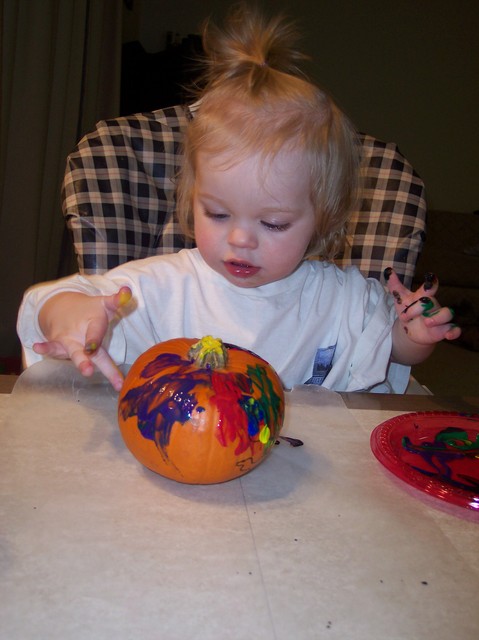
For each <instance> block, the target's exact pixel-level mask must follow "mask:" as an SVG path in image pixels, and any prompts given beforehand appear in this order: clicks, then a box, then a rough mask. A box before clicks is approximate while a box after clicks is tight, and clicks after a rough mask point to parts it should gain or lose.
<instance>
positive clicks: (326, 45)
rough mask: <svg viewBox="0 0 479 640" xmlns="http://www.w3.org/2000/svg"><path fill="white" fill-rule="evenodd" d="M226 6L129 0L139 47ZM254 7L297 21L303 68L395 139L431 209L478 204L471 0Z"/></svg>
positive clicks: (361, 124)
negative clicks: (307, 59)
mask: <svg viewBox="0 0 479 640" xmlns="http://www.w3.org/2000/svg"><path fill="white" fill-rule="evenodd" d="M230 4H232V3H226V2H224V1H223V2H222V1H220V0H201V2H198V0H175V1H174V2H170V1H166V0H141V2H139V0H135V19H136V20H137V21H138V23H137V24H138V26H137V29H138V36H139V37H138V39H139V40H140V41H141V43H142V44H143V46H144V47H145V49H146V50H147V51H149V52H155V51H160V50H162V49H163V48H164V46H165V42H166V32H167V31H173V32H174V33H176V32H178V33H179V34H180V35H181V36H184V35H187V34H188V33H198V32H199V25H200V23H201V22H202V20H203V19H204V18H205V17H207V16H208V15H210V14H213V16H214V17H216V18H221V16H223V15H224V13H225V10H226V9H227V8H228V6H229V5H230ZM260 5H261V6H263V7H265V8H266V9H270V10H271V9H272V10H274V11H275V12H277V11H279V10H282V9H284V10H285V11H286V12H287V13H288V15H290V16H292V17H294V18H296V19H298V21H299V25H300V27H301V29H302V31H303V33H304V35H305V38H304V46H303V48H304V49H305V51H306V52H307V53H308V54H309V55H311V56H312V58H313V62H312V64H311V65H310V67H309V68H308V72H309V73H310V75H312V76H313V77H314V78H315V79H316V80H317V81H318V82H320V83H321V84H322V85H323V86H325V87H326V88H327V89H328V90H329V91H330V92H331V93H332V94H333V96H334V97H335V98H336V100H337V101H338V102H339V104H340V105H341V106H342V107H343V109H344V110H345V111H346V112H347V113H348V114H349V115H350V117H351V118H352V119H353V121H354V122H355V124H356V126H357V127H358V128H359V129H360V130H362V131H366V132H368V133H370V134H372V135H374V136H376V137H378V138H382V139H386V140H388V141H394V142H397V143H398V144H399V147H400V149H401V151H402V152H403V154H404V155H405V156H406V157H407V158H408V159H409V160H410V162H411V163H412V164H413V165H414V166H415V168H416V170H417V171H418V172H419V174H420V175H421V177H422V178H423V180H424V182H425V184H426V188H427V193H428V202H429V205H430V208H431V209H444V210H451V211H473V210H475V209H478V208H479V176H478V162H477V149H478V148H479V126H478V117H477V113H478V111H477V110H478V104H479V37H478V33H479V2H477V0H455V1H454V2H452V1H451V0H395V1H391V0H294V1H288V0H285V1H284V2H281V1H280V2H274V1H272V0H270V1H268V0H263V2H260ZM132 15H133V14H132ZM129 35H130V36H131V31H130V32H129ZM159 106H161V105H159Z"/></svg>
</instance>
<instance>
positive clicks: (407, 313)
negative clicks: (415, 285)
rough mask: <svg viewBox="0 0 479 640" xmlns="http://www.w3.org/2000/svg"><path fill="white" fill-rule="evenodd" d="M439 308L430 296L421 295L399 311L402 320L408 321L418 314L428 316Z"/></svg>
mask: <svg viewBox="0 0 479 640" xmlns="http://www.w3.org/2000/svg"><path fill="white" fill-rule="evenodd" d="M439 308H440V307H438V306H436V304H435V301H434V300H433V299H432V298H429V297H428V296H421V297H420V298H416V299H415V300H413V301H412V302H410V303H409V304H407V305H405V306H404V308H403V309H402V311H401V313H400V318H401V320H402V321H409V320H412V319H413V318H417V317H419V316H424V317H427V318H429V317H431V316H433V315H435V314H436V313H437V312H438V311H439Z"/></svg>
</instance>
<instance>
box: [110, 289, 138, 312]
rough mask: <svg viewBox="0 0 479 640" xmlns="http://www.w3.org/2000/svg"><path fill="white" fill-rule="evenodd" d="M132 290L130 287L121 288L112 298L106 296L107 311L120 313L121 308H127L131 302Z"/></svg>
mask: <svg viewBox="0 0 479 640" xmlns="http://www.w3.org/2000/svg"><path fill="white" fill-rule="evenodd" d="M131 296H132V293H131V289H130V287H121V288H120V289H119V290H118V291H117V292H116V293H113V294H112V295H111V296H105V298H104V304H105V309H107V311H113V312H115V311H118V309H119V308H120V307H123V306H125V305H126V304H128V302H130V300H131Z"/></svg>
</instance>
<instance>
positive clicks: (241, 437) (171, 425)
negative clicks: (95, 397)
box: [118, 337, 284, 484]
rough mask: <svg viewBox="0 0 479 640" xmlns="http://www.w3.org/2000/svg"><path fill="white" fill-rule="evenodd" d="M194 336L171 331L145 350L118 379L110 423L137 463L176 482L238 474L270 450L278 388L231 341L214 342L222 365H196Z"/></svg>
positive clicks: (279, 410)
mask: <svg viewBox="0 0 479 640" xmlns="http://www.w3.org/2000/svg"><path fill="white" fill-rule="evenodd" d="M208 338H209V337H207V338H204V339H203V340H207V339H208ZM211 340H213V339H211ZM200 342H202V341H198V340H197V339H189V338H176V339H173V340H167V341H165V342H162V343H160V344H158V345H155V346H154V347H152V348H150V349H148V350H147V351H145V353H143V354H142V355H141V356H140V357H139V358H138V359H137V360H136V362H135V363H134V364H133V366H132V367H131V369H130V371H129V372H128V374H127V376H126V378H125V381H124V384H123V388H122V390H121V392H120V396H119V400H118V423H119V426H120V431H121V434H122V437H123V440H124V441H125V444H126V446H127V447H128V449H129V450H130V451H131V453H132V454H133V455H134V456H135V457H136V458H137V460H139V462H141V463H142V464H143V465H144V466H146V467H148V468H149V469H151V470H152V471H155V472H156V473H159V474H161V475H162V476H165V477H167V478H171V479H172V480H177V481H179V482H185V483H190V484H212V483H218V482H225V481H227V480H232V479H233V478H237V477H240V476H242V475H244V474H245V473H247V472H248V471H251V470H252V469H254V467H256V466H257V465H258V464H259V463H260V462H261V461H262V460H263V459H264V458H265V456H266V455H267V454H268V453H269V452H270V451H271V449H272V446H273V445H274V443H275V441H276V438H277V437H278V434H279V432H280V429H281V427H282V425H283V418H284V392H283V388H282V385H281V381H280V379H279V377H278V375H277V374H276V372H275V371H274V369H273V368H272V367H271V366H270V365H269V364H268V363H267V362H266V361H265V360H263V359H262V358H260V357H259V356H257V355H255V354H253V353H252V352H250V351H247V350H245V349H242V348H240V347H237V346H235V345H223V344H222V343H221V341H219V342H220V344H221V346H222V347H224V349H225V350H226V353H227V363H226V364H225V365H223V363H221V364H220V365H219V366H217V367H214V366H211V365H210V364H206V365H203V366H201V365H198V363H197V362H195V361H194V360H192V358H191V356H190V355H189V352H190V349H191V347H192V346H193V345H199V344H200Z"/></svg>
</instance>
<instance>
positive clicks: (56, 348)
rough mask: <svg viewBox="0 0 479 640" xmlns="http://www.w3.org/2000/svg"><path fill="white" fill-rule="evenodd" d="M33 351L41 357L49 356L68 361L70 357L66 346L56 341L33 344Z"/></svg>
mask: <svg viewBox="0 0 479 640" xmlns="http://www.w3.org/2000/svg"><path fill="white" fill-rule="evenodd" d="M33 351H34V352H35V353H38V355H40V356H48V357H50V358H64V359H66V358H68V357H69V356H68V353H67V351H66V349H65V348H64V346H63V345H62V344H61V343H60V342H56V341H48V342H35V343H34V344H33Z"/></svg>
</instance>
